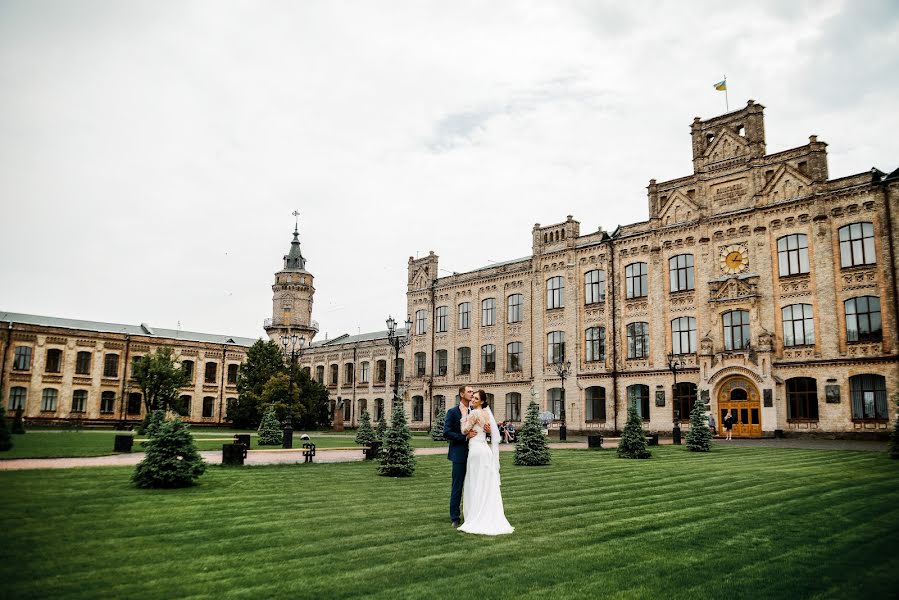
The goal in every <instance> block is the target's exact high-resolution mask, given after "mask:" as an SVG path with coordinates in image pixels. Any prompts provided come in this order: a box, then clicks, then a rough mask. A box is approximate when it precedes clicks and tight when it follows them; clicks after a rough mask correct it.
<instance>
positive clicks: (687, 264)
mask: <svg viewBox="0 0 899 600" xmlns="http://www.w3.org/2000/svg"><path fill="white" fill-rule="evenodd" d="M668 272H669V275H670V278H671V291H672V292H684V291H688V290H692V289H693V288H694V281H693V255H692V254H678V255H677V256H672V257H671V258H670V259H668Z"/></svg>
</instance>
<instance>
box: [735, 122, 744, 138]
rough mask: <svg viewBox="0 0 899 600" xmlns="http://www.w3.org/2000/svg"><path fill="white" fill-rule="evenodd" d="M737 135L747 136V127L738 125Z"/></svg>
mask: <svg viewBox="0 0 899 600" xmlns="http://www.w3.org/2000/svg"><path fill="white" fill-rule="evenodd" d="M737 135H738V136H740V137H746V128H745V127H743V126H742V125H737Z"/></svg>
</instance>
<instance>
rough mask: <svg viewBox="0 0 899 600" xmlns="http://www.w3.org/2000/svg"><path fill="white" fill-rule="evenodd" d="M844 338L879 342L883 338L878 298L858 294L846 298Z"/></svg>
mask: <svg viewBox="0 0 899 600" xmlns="http://www.w3.org/2000/svg"><path fill="white" fill-rule="evenodd" d="M845 306H846V339H847V340H848V341H850V342H879V341H880V340H881V339H883V323H882V321H881V316H880V298H878V297H877V296H859V297H858V298H850V299H849V300H846V305H845Z"/></svg>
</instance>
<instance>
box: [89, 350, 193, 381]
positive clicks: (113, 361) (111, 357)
mask: <svg viewBox="0 0 899 600" xmlns="http://www.w3.org/2000/svg"><path fill="white" fill-rule="evenodd" d="M118 376H119V355H118V354H107V355H106V356H104V357H103V377H118ZM191 379H193V378H191Z"/></svg>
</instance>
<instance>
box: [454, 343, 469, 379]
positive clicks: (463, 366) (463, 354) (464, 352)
mask: <svg viewBox="0 0 899 600" xmlns="http://www.w3.org/2000/svg"><path fill="white" fill-rule="evenodd" d="M456 354H457V355H458V356H457V362H458V363H459V374H460V375H468V374H469V373H471V348H459V350H458V351H457V352H456Z"/></svg>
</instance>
